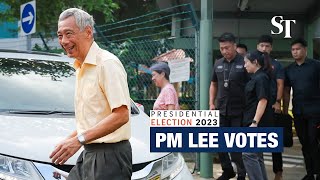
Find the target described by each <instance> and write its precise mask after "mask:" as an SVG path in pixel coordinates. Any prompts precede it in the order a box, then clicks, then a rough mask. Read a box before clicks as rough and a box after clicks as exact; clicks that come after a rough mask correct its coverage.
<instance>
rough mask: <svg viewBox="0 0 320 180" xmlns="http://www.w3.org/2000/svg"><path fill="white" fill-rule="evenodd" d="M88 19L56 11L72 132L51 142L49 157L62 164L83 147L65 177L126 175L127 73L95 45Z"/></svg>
mask: <svg viewBox="0 0 320 180" xmlns="http://www.w3.org/2000/svg"><path fill="white" fill-rule="evenodd" d="M93 27H94V20H93V17H92V16H91V15H89V14H88V13H87V12H85V11H83V10H81V9H77V8H70V9H67V10H65V11H63V12H62V13H61V14H60V17H59V21H58V32H57V34H58V37H59V43H60V45H61V46H62V48H63V49H64V50H65V51H66V53H67V55H68V56H69V57H73V58H75V62H74V67H75V69H76V77H77V78H76V79H77V80H76V91H75V114H76V124H77V130H76V131H74V132H73V133H72V134H71V135H70V136H69V137H68V138H67V139H65V140H64V141H62V142H61V143H60V144H58V145H57V146H56V148H55V149H54V151H53V152H52V154H51V155H50V158H51V159H52V162H53V163H56V164H64V163H65V162H66V161H67V160H68V159H69V158H70V157H71V156H73V155H74V154H75V153H76V152H77V151H78V150H79V149H80V147H81V146H82V145H83V146H84V151H83V152H82V153H81V155H80V157H79V158H78V160H77V164H76V166H75V167H74V168H73V169H72V170H71V172H70V174H69V177H68V180H81V179H94V180H105V179H108V180H113V179H114V180H118V179H123V180H125V179H131V175H132V150H131V145H130V142H129V141H128V140H129V138H130V136H131V132H130V129H131V128H130V119H129V118H130V96H129V89H128V84H127V74H126V72H125V69H124V67H123V65H122V64H121V62H120V61H119V59H118V58H117V57H116V56H115V55H113V54H111V53H110V52H108V51H106V50H103V49H101V48H99V46H98V45H97V44H96V42H95V41H94V38H93Z"/></svg>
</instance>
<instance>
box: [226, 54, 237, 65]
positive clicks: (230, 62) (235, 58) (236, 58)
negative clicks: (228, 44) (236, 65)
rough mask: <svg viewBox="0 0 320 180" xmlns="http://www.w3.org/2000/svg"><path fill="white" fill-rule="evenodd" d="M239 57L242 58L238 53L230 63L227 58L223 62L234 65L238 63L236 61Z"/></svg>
mask: <svg viewBox="0 0 320 180" xmlns="http://www.w3.org/2000/svg"><path fill="white" fill-rule="evenodd" d="M238 56H240V55H239V54H238V53H237V54H236V56H235V57H234V58H233V59H231V61H228V60H227V59H226V58H223V62H226V63H229V62H230V63H232V62H235V61H236V59H237V58H238Z"/></svg>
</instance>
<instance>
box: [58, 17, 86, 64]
mask: <svg viewBox="0 0 320 180" xmlns="http://www.w3.org/2000/svg"><path fill="white" fill-rule="evenodd" d="M86 29H87V28H86ZM86 29H85V30H83V31H80V28H79V27H78V26H77V24H76V21H75V19H74V17H73V16H71V17H68V18H67V19H65V20H63V21H60V22H59V23H58V31H57V34H58V38H59V43H60V45H61V47H62V48H63V49H64V50H65V51H66V53H67V55H68V56H69V57H72V58H76V59H79V58H80V57H83V53H84V44H85V43H86V40H89V39H88V37H87V30H86ZM84 57H85V56H84Z"/></svg>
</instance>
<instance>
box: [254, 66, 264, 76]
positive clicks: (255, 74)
mask: <svg viewBox="0 0 320 180" xmlns="http://www.w3.org/2000/svg"><path fill="white" fill-rule="evenodd" d="M261 72H263V68H262V67H261V68H259V69H258V70H257V71H256V72H255V73H253V74H252V76H251V77H256V76H257V75H258V74H260V73H261Z"/></svg>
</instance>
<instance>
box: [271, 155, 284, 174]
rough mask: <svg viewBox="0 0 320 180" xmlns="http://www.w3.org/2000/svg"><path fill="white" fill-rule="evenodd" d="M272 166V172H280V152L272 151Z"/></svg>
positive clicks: (281, 162)
mask: <svg viewBox="0 0 320 180" xmlns="http://www.w3.org/2000/svg"><path fill="white" fill-rule="evenodd" d="M272 166H273V172H274V173H275V174H276V173H277V172H282V171H283V169H282V167H283V161H282V153H281V152H280V153H272Z"/></svg>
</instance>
